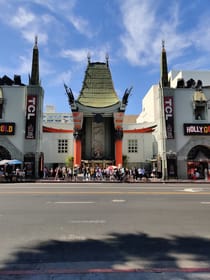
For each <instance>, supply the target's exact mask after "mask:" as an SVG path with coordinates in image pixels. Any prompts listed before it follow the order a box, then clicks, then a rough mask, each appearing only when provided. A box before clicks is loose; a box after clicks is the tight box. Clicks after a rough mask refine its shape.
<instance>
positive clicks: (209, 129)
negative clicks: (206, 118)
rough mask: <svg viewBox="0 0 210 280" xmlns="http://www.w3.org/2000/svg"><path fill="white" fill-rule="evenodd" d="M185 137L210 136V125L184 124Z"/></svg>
mask: <svg viewBox="0 0 210 280" xmlns="http://www.w3.org/2000/svg"><path fill="white" fill-rule="evenodd" d="M184 135H210V124H204V123H202V124H192V123H185V124H184Z"/></svg>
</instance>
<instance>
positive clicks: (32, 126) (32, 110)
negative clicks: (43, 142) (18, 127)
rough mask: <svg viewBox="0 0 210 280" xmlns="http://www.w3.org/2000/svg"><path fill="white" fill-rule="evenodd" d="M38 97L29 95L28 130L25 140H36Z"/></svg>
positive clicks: (27, 108)
mask: <svg viewBox="0 0 210 280" xmlns="http://www.w3.org/2000/svg"><path fill="white" fill-rule="evenodd" d="M36 115H37V96H35V95H28V96H27V104H26V129H25V138H26V139H35V138H36Z"/></svg>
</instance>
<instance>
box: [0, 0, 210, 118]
mask: <svg viewBox="0 0 210 280" xmlns="http://www.w3.org/2000/svg"><path fill="white" fill-rule="evenodd" d="M0 8H1V12H0V25H1V28H0V38H1V52H0V76H1V77H2V76H3V75H8V76H9V77H11V78H13V76H14V74H17V75H21V77H22V82H23V83H26V84H27V83H28V75H29V74H30V72H31V59H32V48H33V45H34V38H35V35H37V36H38V46H39V55H40V79H41V83H42V86H43V88H44V90H45V99H44V109H45V106H46V105H55V106H56V111H57V112H70V108H69V105H68V100H67V97H66V94H65V90H64V87H63V83H64V82H65V83H66V84H67V85H68V86H69V87H71V89H72V91H73V93H74V95H75V97H77V96H78V94H79V92H80V90H81V88H82V81H83V78H84V73H85V69H86V67H87V55H88V53H90V55H91V61H92V62H96V61H100V62H105V57H106V54H108V55H109V65H110V69H111V72H112V79H113V82H114V86H115V90H116V92H117V94H118V96H119V97H120V98H121V97H122V96H123V93H124V91H125V89H126V88H128V87H131V86H133V90H132V94H131V96H130V98H129V103H128V106H127V109H126V114H139V113H140V112H141V105H142V104H141V103H142V98H143V96H144V95H145V93H146V92H147V91H148V89H149V88H150V87H151V85H153V84H157V83H158V82H159V78H160V53H161V42H162V40H165V47H166V51H167V58H168V68H169V70H172V69H173V70H198V69H202V70H209V69H210V16H209V15H210V1H209V0H193V1H187V2H186V1H183V0H177V1H176V0H158V1H157V0H89V1H87V0H65V1H61V0H44V1H43V0H0Z"/></svg>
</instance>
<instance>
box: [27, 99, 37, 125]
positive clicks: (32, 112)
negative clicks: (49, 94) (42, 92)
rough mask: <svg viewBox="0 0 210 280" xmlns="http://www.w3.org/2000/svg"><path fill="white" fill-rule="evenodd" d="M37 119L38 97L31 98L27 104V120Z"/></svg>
mask: <svg viewBox="0 0 210 280" xmlns="http://www.w3.org/2000/svg"><path fill="white" fill-rule="evenodd" d="M34 117H36V96H29V98H28V104H27V119H28V120H30V119H31V118H34Z"/></svg>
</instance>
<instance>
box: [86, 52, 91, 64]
mask: <svg viewBox="0 0 210 280" xmlns="http://www.w3.org/2000/svg"><path fill="white" fill-rule="evenodd" d="M90 58H91V56H90V53H89V52H88V54H87V59H88V63H90Z"/></svg>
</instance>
